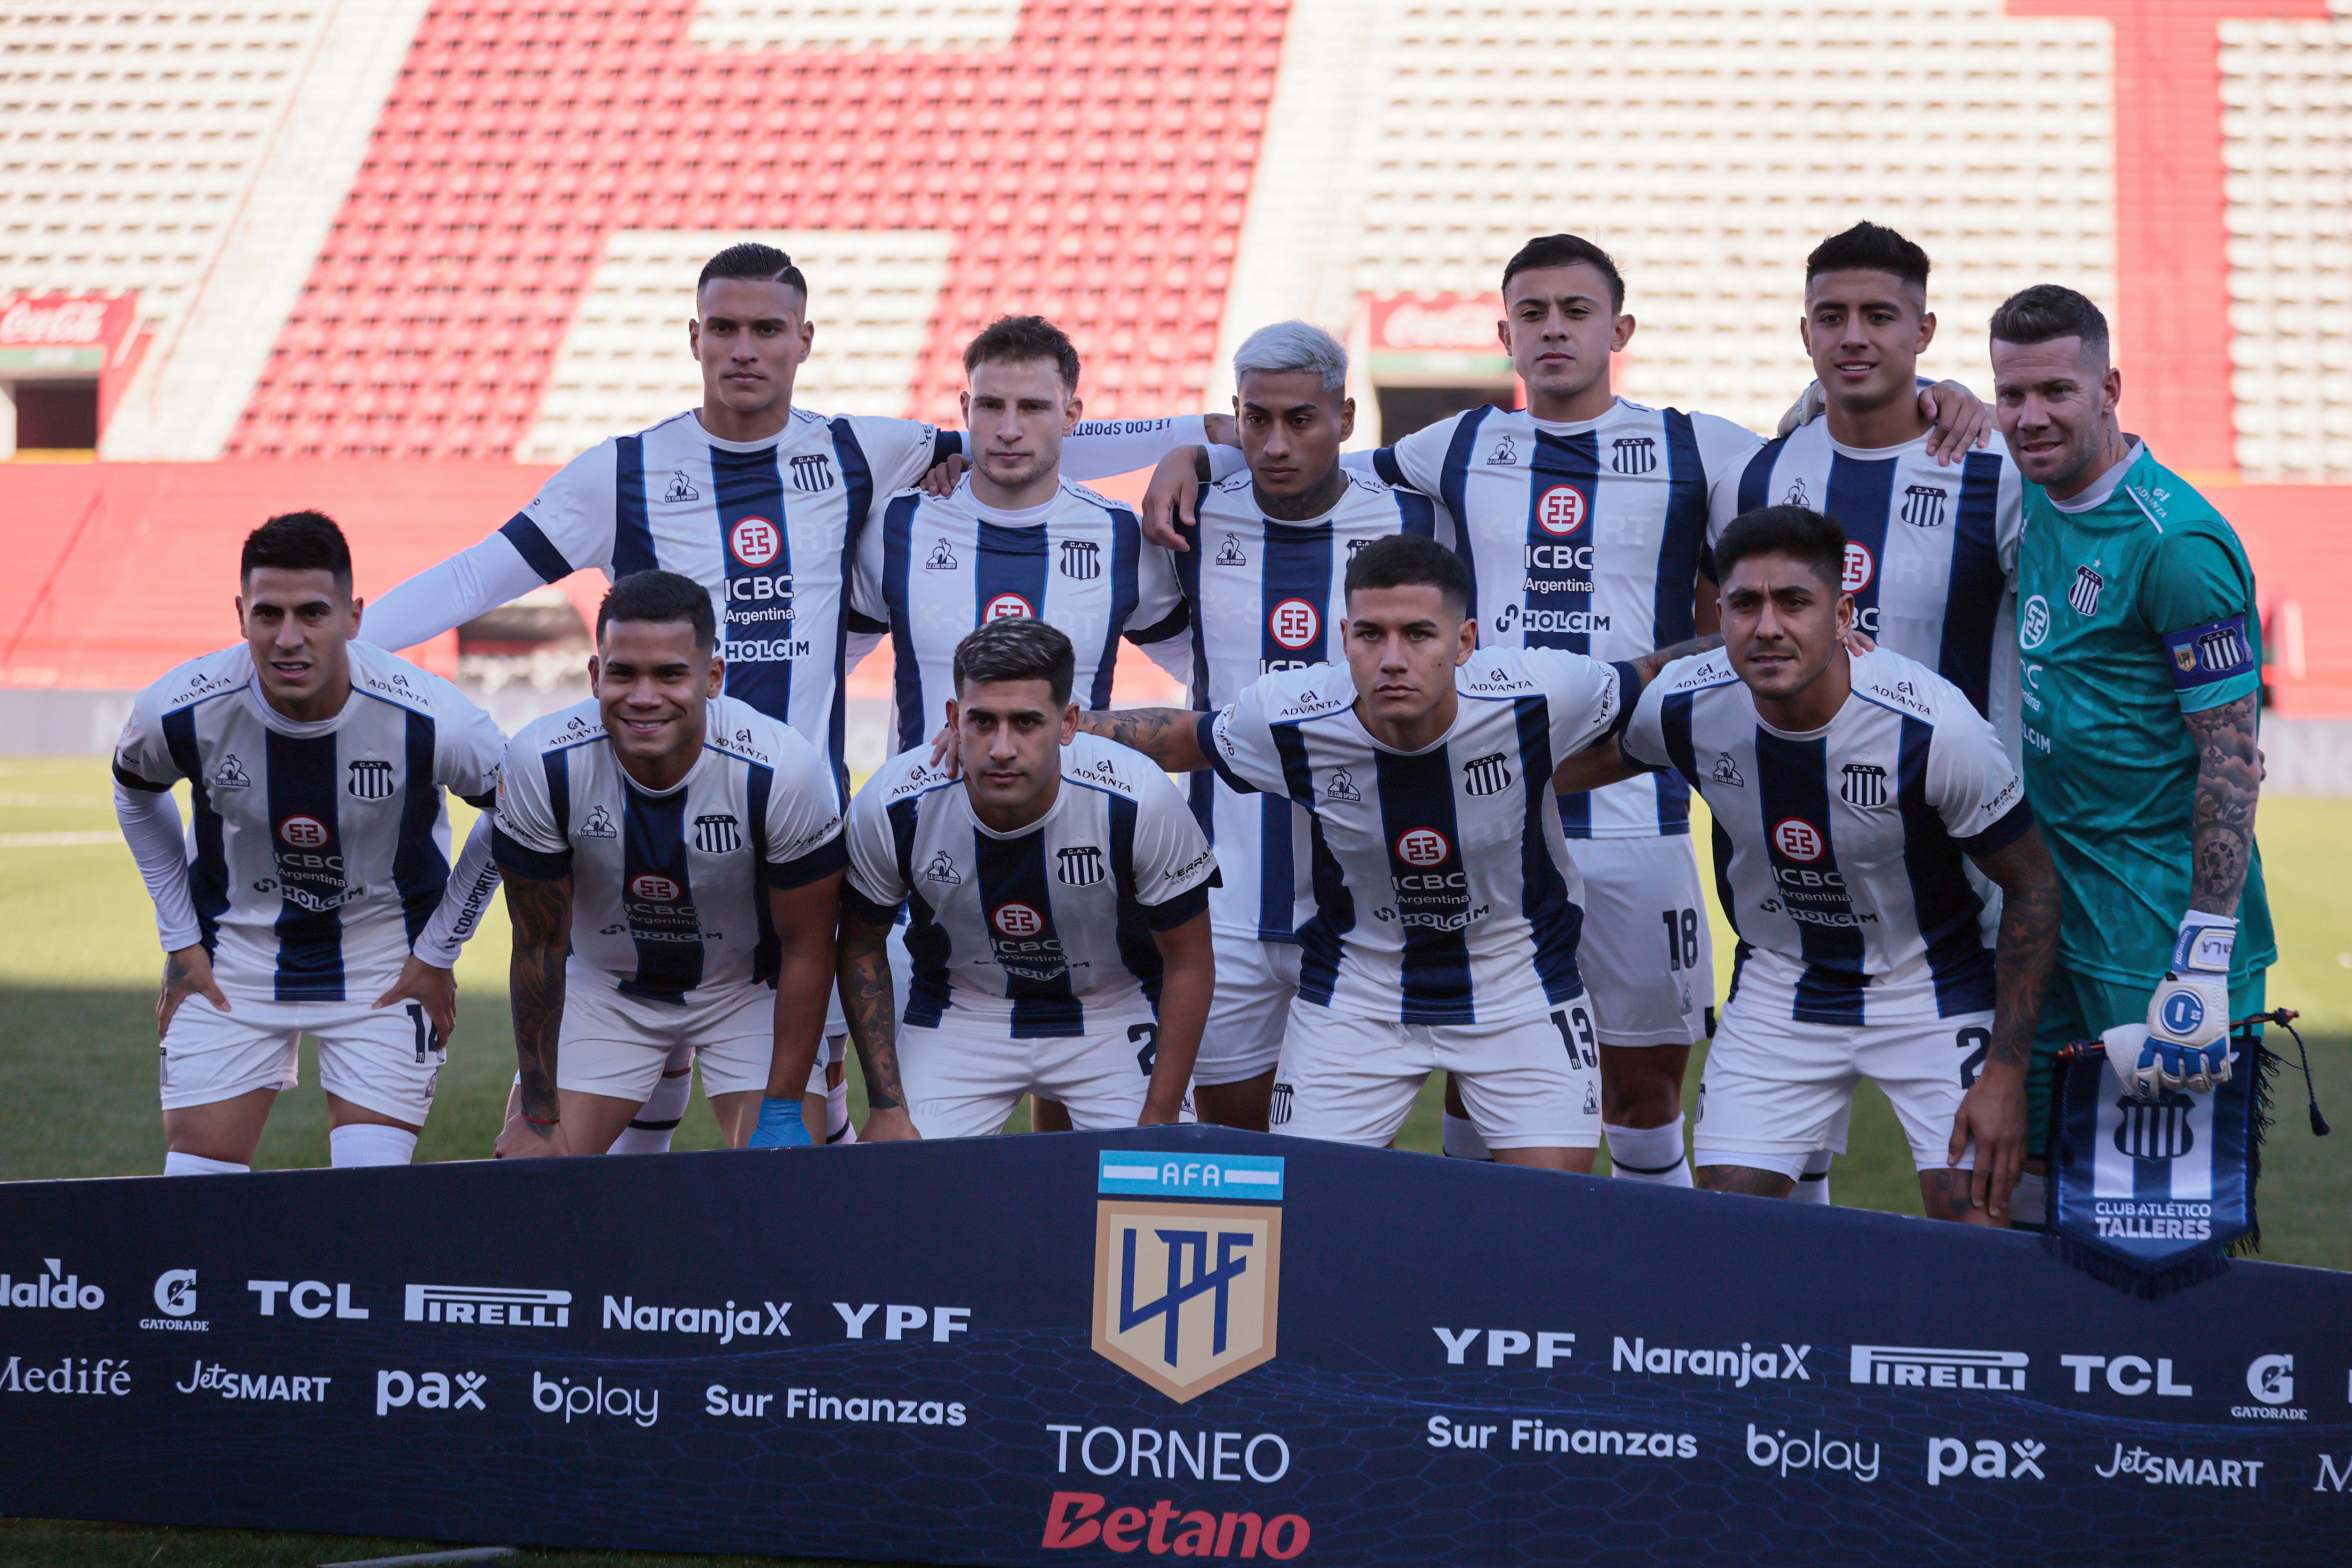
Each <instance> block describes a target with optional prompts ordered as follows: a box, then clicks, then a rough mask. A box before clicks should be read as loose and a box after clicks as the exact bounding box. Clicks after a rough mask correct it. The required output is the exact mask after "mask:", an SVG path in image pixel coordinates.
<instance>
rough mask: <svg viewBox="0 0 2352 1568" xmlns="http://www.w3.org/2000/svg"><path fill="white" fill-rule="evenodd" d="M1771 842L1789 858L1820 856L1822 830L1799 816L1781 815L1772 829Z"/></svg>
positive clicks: (1804, 858) (1802, 858)
mask: <svg viewBox="0 0 2352 1568" xmlns="http://www.w3.org/2000/svg"><path fill="white" fill-rule="evenodd" d="M1772 843H1773V845H1774V847H1777V848H1778V849H1779V850H1780V853H1781V854H1783V855H1785V856H1787V857H1788V858H1790V859H1791V860H1818V859H1820V858H1822V830H1821V829H1820V828H1818V827H1815V826H1813V825H1812V824H1811V823H1810V822H1807V821H1806V820H1805V819H1804V818H1803V817H1801V816H1789V817H1783V818H1782V819H1781V820H1780V823H1779V824H1778V825H1777V826H1774V828H1773V829H1772Z"/></svg>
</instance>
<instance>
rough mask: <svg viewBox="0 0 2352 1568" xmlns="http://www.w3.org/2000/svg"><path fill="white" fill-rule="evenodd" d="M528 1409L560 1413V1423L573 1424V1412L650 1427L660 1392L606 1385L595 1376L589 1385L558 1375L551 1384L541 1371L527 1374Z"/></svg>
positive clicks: (658, 1415)
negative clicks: (606, 1416) (528, 1390)
mask: <svg viewBox="0 0 2352 1568" xmlns="http://www.w3.org/2000/svg"><path fill="white" fill-rule="evenodd" d="M530 1403H531V1408H533V1409H535V1410H537V1411H538V1412H539V1413H540V1414H541V1415H554V1414H555V1413H556V1412H557V1411H559V1410H560V1411H562V1412H563V1424H564V1425H565V1426H571V1425H572V1417H573V1416H575V1415H609V1416H612V1417H614V1418H615V1419H619V1420H628V1421H634V1422H635V1423H636V1424H637V1425H638V1426H652V1425H653V1424H654V1423H655V1422H656V1421H658V1420H660V1419H661V1391H660V1390H659V1389H657V1388H623V1387H622V1386H620V1385H619V1384H611V1385H610V1386H607V1385H606V1384H605V1382H604V1379H603V1378H601V1377H600V1378H598V1379H597V1380H596V1381H595V1383H594V1384H593V1386H592V1385H591V1384H585V1383H574V1382H572V1380H571V1379H570V1378H568V1377H559V1378H557V1379H555V1380H554V1381H553V1382H552V1383H551V1382H549V1381H548V1379H547V1378H546V1377H545V1376H544V1375H543V1374H542V1373H539V1372H537V1371H533V1372H532V1373H531V1374H530Z"/></svg>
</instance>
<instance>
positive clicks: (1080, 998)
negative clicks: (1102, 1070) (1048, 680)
mask: <svg viewBox="0 0 2352 1568" xmlns="http://www.w3.org/2000/svg"><path fill="white" fill-rule="evenodd" d="M929 757H930V753H929V751H927V750H917V751H912V752H900V753H899V754H898V756H896V757H894V758H892V759H891V760H890V761H889V762H887V763H883V764H882V766H881V768H880V769H879V770H877V772H876V773H875V774H874V776H873V777H872V778H870V779H868V780H866V787H865V788H864V789H861V790H859V791H858V792H857V798H856V800H854V801H852V802H850V805H849V829H848V835H847V837H848V839H849V886H848V888H847V889H845V891H844V892H843V895H842V903H843V907H844V908H845V910H848V911H849V912H850V913H852V914H855V915H857V916H859V917H860V918H861V919H864V920H866V921H869V922H872V923H875V924H882V923H886V922H887V921H894V920H896V919H897V918H898V909H899V907H900V906H901V905H904V906H905V907H906V909H907V911H908V921H907V956H908V959H909V960H910V961H911V962H912V965H913V977H912V981H911V983H910V985H909V994H908V997H907V1003H906V1010H905V1015H904V1016H905V1020H906V1022H908V1023H909V1024H919V1025H922V1026H927V1027H936V1026H939V1025H940V1022H941V1021H942V1020H943V1019H949V1018H960V1019H964V1020H969V1021H971V1022H974V1023H976V1024H978V1025H979V1026H981V1027H983V1028H986V1029H991V1030H995V1029H1003V1030H1005V1031H1006V1032H1008V1033H1009V1034H1010V1036H1011V1037H1013V1039H1016V1040H1028V1039H1045V1038H1055V1037H1064V1036H1070V1035H1081V1034H1085V1033H1087V1032H1088V1031H1089V1030H1097V1029H1101V1028H1105V1027H1108V1026H1110V1025H1112V1024H1114V1023H1117V1022H1118V1020H1120V1019H1138V1018H1140V1017H1142V1016H1145V1015H1147V1014H1149V1013H1150V1012H1152V1011H1154V1010H1156V1009H1157V1007H1158V1006H1159V1003H1160V949H1159V947H1158V945H1157V944H1156V943H1155V942H1153V940H1152V933H1153V932H1154V931H1170V930H1172V929H1174V928H1175V927H1177V926H1180V925H1182V924H1183V923H1184V922H1185V921H1189V920H1191V919H1192V918H1193V917H1194V916H1196V915H1198V914H1199V913H1201V911H1202V910H1204V909H1206V908H1207V907H1208V900H1209V888H1210V886H1211V884H1212V883H1213V881H1214V880H1215V878H1216V875H1217V860H1216V856H1215V855H1214V854H1213V852H1212V851H1211V850H1210V848H1209V845H1208V841H1207V840H1206V839H1205V838H1203V837H1202V836H1201V829H1200V825H1199V824H1197V823H1195V822H1194V821H1193V820H1192V813H1191V812H1190V811H1188V810H1186V809H1185V805H1184V797H1183V795H1182V794H1181V793H1180V792H1179V791H1178V790H1177V788H1176V786H1175V784H1172V783H1171V782H1170V781H1169V778H1168V775H1167V774H1166V773H1161V772H1160V770H1159V769H1158V768H1157V767H1155V766H1153V765H1152V763H1151V761H1150V758H1148V757H1145V756H1143V755H1142V754H1141V753H1139V752H1133V751H1130V750H1129V749H1128V748H1127V747H1125V746H1122V745H1119V744H1118V743H1116V742H1111V741H1106V740H1103V739H1101V738H1100V737H1098V736H1095V735H1088V734H1084V733H1081V734H1079V735H1077V736H1076V737H1075V738H1074V739H1073V740H1072V741H1071V742H1070V743H1069V744H1068V745H1066V746H1065V747H1063V748H1062V781H1061V784H1060V787H1059V789H1058V790H1057V792H1056V793H1055V798H1054V804H1053V805H1051V806H1050V807H1048V808H1047V810H1046V812H1045V816H1043V817H1042V818H1040V819H1039V820H1038V821H1037V822H1035V823H1033V824H1032V825H1031V826H1028V827H1025V828H1024V829H1022V830H1021V831H1020V832H1018V833H1013V834H1000V833H996V832H994V831H992V830H991V829H990V828H989V827H988V826H985V825H984V824H982V822H981V820H980V819H979V818H978V817H977V816H974V815H973V814H972V810H971V796H970V795H968V794H967V793H966V791H965V789H964V786H963V784H962V783H961V781H959V780H954V779H950V778H948V777H946V776H945V775H944V774H942V773H940V772H939V771H938V770H936V769H934V768H932V767H931V765H930V762H929Z"/></svg>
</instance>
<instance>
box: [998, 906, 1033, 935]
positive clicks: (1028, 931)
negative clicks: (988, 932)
mask: <svg viewBox="0 0 2352 1568" xmlns="http://www.w3.org/2000/svg"><path fill="white" fill-rule="evenodd" d="M989 919H990V920H991V921H993V922H994V924H995V926H996V929H997V930H998V931H1003V933H1004V934H1005V935H1006V936H1012V937H1024V936H1035V935H1036V934H1037V933H1038V932H1039V931H1044V930H1045V918H1044V917H1043V916H1041V915H1040V914H1038V912H1037V911H1036V910H1033V909H1031V908H1030V907H1029V906H1028V905H1027V904H999V905H997V906H996V912H995V913H994V914H993V915H991V916H990V917H989Z"/></svg>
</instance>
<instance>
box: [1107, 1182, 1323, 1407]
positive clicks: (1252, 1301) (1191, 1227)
mask: <svg viewBox="0 0 2352 1568" xmlns="http://www.w3.org/2000/svg"><path fill="white" fill-rule="evenodd" d="M1229 1166H1230V1167H1233V1168H1232V1169H1227V1167H1229ZM1244 1166H1252V1167H1266V1166H1273V1167H1275V1169H1274V1170H1273V1171H1272V1172H1271V1173H1270V1181H1271V1184H1270V1185H1266V1184H1258V1185H1251V1184H1244V1180H1243V1179H1242V1178H1251V1179H1252V1180H1255V1181H1259V1182H1261V1183H1263V1182H1264V1181H1265V1180H1267V1179H1269V1173H1268V1172H1266V1171H1265V1170H1264V1169H1243V1168H1242V1167H1244ZM1101 1172H1102V1174H1101V1181H1100V1190H1101V1191H1102V1192H1103V1193H1105V1194H1149V1193H1157V1192H1165V1193H1168V1194H1171V1195H1175V1194H1184V1193H1187V1192H1191V1193H1211V1194H1216V1195H1219V1196H1230V1197H1240V1198H1261V1199H1276V1200H1278V1199H1280V1197H1281V1196H1282V1187H1281V1173H1280V1168H1279V1162H1278V1161H1276V1160H1271V1159H1265V1158H1262V1157H1259V1158H1250V1159H1240V1158H1220V1157H1217V1156H1210V1157H1207V1158H1202V1157H1197V1156H1193V1157H1187V1158H1182V1159H1178V1158H1174V1157H1171V1156H1168V1155H1164V1154H1160V1153H1138V1154H1118V1153H1113V1152H1108V1151H1106V1152H1104V1154H1103V1156H1102V1166H1101ZM1123 1172H1124V1173H1127V1174H1124V1175H1123V1174H1122V1173H1123ZM1281 1278H1282V1210H1281V1207H1280V1206H1279V1205H1278V1203H1244V1204H1196V1203H1167V1202H1163V1201H1160V1200H1157V1199H1155V1198H1151V1197H1149V1196H1106V1197H1105V1198H1104V1199H1103V1200H1102V1201H1101V1202H1100V1203H1098V1204H1097V1205H1096V1219H1095V1306H1094V1348H1095V1353H1096V1354H1097V1355H1100V1356H1102V1357H1104V1358H1105V1359H1106V1360H1108V1361H1109V1362H1111V1363H1114V1364H1116V1365H1118V1366H1119V1367H1121V1368H1123V1369H1125V1370H1126V1371H1128V1372H1130V1373H1134V1374H1135V1375H1136V1376H1137V1377H1139V1378H1141V1379H1142V1380H1143V1381H1144V1382H1146V1383H1148V1384H1150V1385H1151V1386H1152V1387H1154V1388H1156V1389H1158V1390H1159V1391H1160V1393H1162V1394H1166V1395H1167V1396H1168V1397H1169V1398H1171V1399H1172V1400H1174V1401H1176V1402H1177V1403H1178V1404H1180V1405H1181V1404H1184V1403H1186V1402H1187V1401H1190V1400H1192V1399H1196V1398H1198V1397H1199V1396H1200V1395H1202V1394H1206V1393H1207V1392H1209V1390H1211V1389H1213V1388H1215V1387H1217V1386H1218V1385H1219V1384H1223V1383H1227V1382H1230V1381H1231V1380H1233V1379H1234V1378H1236V1377H1239V1376H1240V1375H1241V1374H1242V1373H1245V1372H1247V1371H1249V1370H1250V1369H1251V1368H1252V1367H1255V1366H1262V1365H1264V1364H1265V1363H1267V1362H1269V1361H1271V1360H1273V1359H1274V1354H1275V1325H1276V1321H1277V1319H1278V1317H1279V1315H1280V1300H1281V1297H1280V1283H1281Z"/></svg>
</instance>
